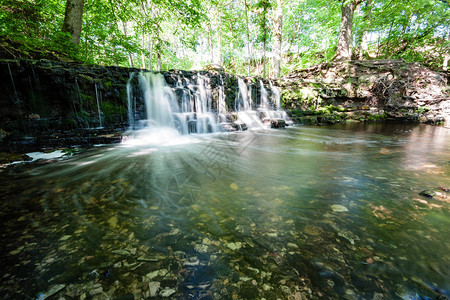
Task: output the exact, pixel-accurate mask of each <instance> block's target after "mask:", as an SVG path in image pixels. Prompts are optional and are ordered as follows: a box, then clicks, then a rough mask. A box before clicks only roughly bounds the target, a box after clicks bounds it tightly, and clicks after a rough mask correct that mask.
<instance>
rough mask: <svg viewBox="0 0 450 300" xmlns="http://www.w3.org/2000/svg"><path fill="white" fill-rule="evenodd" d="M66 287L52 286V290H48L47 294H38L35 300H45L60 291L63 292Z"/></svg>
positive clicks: (60, 285)
mask: <svg viewBox="0 0 450 300" xmlns="http://www.w3.org/2000/svg"><path fill="white" fill-rule="evenodd" d="M65 287H66V285H65V284H55V285H54V286H52V288H51V289H50V290H48V291H47V292H45V293H43V294H39V295H38V298H37V300H45V299H47V298H49V297H51V296H53V295H55V294H56V293H58V292H60V291H61V290H63V289H64V288H65Z"/></svg>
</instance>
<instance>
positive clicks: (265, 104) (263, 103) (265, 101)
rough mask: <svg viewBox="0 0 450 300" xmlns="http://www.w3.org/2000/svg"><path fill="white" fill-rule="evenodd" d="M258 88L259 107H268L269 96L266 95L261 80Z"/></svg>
mask: <svg viewBox="0 0 450 300" xmlns="http://www.w3.org/2000/svg"><path fill="white" fill-rule="evenodd" d="M259 90H260V92H261V108H262V109H263V110H268V109H269V96H268V95H267V89H266V88H265V87H264V83H263V82H262V80H260V81H259Z"/></svg>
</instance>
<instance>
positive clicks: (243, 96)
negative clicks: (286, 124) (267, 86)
mask: <svg viewBox="0 0 450 300" xmlns="http://www.w3.org/2000/svg"><path fill="white" fill-rule="evenodd" d="M238 87H239V94H238V96H237V99H236V103H235V111H236V113H237V118H238V119H237V120H238V123H241V124H242V123H243V124H245V125H246V126H247V127H250V128H261V127H262V126H263V124H262V123H261V119H260V118H259V115H258V112H257V111H255V110H252V102H251V97H249V88H248V86H247V84H246V83H245V81H244V79H242V78H238ZM241 127H242V125H241Z"/></svg>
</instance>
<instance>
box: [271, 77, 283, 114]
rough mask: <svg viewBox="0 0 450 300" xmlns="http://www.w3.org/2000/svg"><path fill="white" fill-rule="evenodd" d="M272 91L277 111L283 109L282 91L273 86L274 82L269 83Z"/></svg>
mask: <svg viewBox="0 0 450 300" xmlns="http://www.w3.org/2000/svg"><path fill="white" fill-rule="evenodd" d="M269 85H270V89H271V90H272V102H273V103H275V107H276V109H277V110H280V109H281V92H280V89H279V88H278V87H276V86H274V85H273V83H272V81H269Z"/></svg>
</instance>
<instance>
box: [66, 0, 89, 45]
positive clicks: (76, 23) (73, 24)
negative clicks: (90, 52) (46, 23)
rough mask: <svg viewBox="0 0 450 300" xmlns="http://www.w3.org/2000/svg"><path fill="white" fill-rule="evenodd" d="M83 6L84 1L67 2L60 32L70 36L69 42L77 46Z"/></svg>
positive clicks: (73, 0) (69, 0)
mask: <svg viewBox="0 0 450 300" xmlns="http://www.w3.org/2000/svg"><path fill="white" fill-rule="evenodd" d="M83 6H84V0H67V2H66V13H65V15H64V22H63V25H62V31H63V32H67V33H68V34H70V36H71V39H70V40H71V41H72V42H73V43H74V44H77V45H78V44H80V37H81V25H82V23H83Z"/></svg>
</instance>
